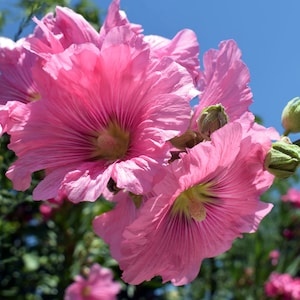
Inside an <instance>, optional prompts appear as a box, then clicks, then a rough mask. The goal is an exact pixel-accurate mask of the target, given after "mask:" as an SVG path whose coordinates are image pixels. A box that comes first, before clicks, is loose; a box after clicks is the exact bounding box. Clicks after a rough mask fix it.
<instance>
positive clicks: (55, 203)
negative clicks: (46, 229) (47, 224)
mask: <svg viewBox="0 0 300 300" xmlns="http://www.w3.org/2000/svg"><path fill="white" fill-rule="evenodd" d="M63 201H64V198H63V197H61V198H56V199H49V200H47V201H45V202H43V203H42V204H41V205H40V213H41V215H42V217H43V219H44V220H45V221H47V220H49V219H50V218H51V216H52V215H53V214H54V213H55V211H57V210H58V209H59V208H60V206H62V204H63Z"/></svg>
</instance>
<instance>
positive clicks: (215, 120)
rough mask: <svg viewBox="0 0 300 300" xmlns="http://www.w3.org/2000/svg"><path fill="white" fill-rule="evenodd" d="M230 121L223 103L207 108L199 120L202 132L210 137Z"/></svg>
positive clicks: (207, 137)
mask: <svg viewBox="0 0 300 300" xmlns="http://www.w3.org/2000/svg"><path fill="white" fill-rule="evenodd" d="M227 123H228V116H227V114H226V113H225V109H224V107H223V106H222V105H221V104H216V105H212V106H209V107H207V108H205V109H204V110H203V111H202V113H201V115H200V117H199V119H198V120H197V124H198V129H199V132H200V134H201V135H202V136H203V137H205V139H209V137H210V135H211V134H212V133H213V132H214V131H216V130H218V129H219V128H221V127H223V126H224V125H225V124H227Z"/></svg>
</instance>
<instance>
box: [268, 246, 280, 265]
mask: <svg viewBox="0 0 300 300" xmlns="http://www.w3.org/2000/svg"><path fill="white" fill-rule="evenodd" d="M279 257H280V252H279V251H278V250H276V249H275V250H272V251H271V252H270V253H269V258H270V259H271V263H272V265H273V266H276V265H277V264H278V259H279Z"/></svg>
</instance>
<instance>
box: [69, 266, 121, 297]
mask: <svg viewBox="0 0 300 300" xmlns="http://www.w3.org/2000/svg"><path fill="white" fill-rule="evenodd" d="M120 290H121V286H120V284H119V283H117V282H114V281H113V274H112V272H111V270H109V269H106V268H103V267H101V266H100V265H98V264H93V265H92V267H91V269H90V271H89V274H88V277H87V278H86V279H85V278H83V277H82V276H80V275H78V276H76V278H75V282H74V283H72V284H71V285H70V286H69V287H68V288H67V289H66V291H65V297H64V300H114V299H117V297H116V295H117V294H118V293H119V292H120Z"/></svg>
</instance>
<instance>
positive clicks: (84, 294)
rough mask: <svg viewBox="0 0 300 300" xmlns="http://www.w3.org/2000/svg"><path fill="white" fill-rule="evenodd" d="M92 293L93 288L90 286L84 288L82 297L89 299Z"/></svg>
mask: <svg viewBox="0 0 300 300" xmlns="http://www.w3.org/2000/svg"><path fill="white" fill-rule="evenodd" d="M90 293H91V287H90V286H88V285H87V286H85V287H83V289H82V290H81V296H82V297H83V298H85V297H88V296H89V295H90Z"/></svg>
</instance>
